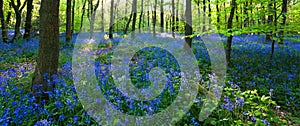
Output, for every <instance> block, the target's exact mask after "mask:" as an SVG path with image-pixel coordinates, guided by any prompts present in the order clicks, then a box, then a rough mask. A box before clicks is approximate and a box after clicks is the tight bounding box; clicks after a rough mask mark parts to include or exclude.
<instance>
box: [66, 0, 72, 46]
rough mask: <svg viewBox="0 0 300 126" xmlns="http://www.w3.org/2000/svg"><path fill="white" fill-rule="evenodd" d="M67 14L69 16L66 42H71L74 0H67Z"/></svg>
mask: <svg viewBox="0 0 300 126" xmlns="http://www.w3.org/2000/svg"><path fill="white" fill-rule="evenodd" d="M66 16H67V19H66V20H67V23H66V42H67V43H69V42H70V41H71V40H72V31H71V30H72V29H71V25H72V24H71V23H72V0H67V10H66Z"/></svg>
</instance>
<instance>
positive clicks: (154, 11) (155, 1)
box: [153, 0, 157, 37]
mask: <svg viewBox="0 0 300 126" xmlns="http://www.w3.org/2000/svg"><path fill="white" fill-rule="evenodd" d="M156 6H157V0H154V10H153V36H154V37H156Z"/></svg>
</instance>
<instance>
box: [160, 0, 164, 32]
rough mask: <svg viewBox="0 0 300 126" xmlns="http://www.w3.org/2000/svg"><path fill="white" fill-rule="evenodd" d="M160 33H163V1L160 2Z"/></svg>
mask: <svg viewBox="0 0 300 126" xmlns="http://www.w3.org/2000/svg"><path fill="white" fill-rule="evenodd" d="M160 4H161V5H160V32H164V0H160Z"/></svg>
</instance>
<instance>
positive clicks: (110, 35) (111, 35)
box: [108, 0, 114, 39]
mask: <svg viewBox="0 0 300 126" xmlns="http://www.w3.org/2000/svg"><path fill="white" fill-rule="evenodd" d="M113 28H114V0H111V2H110V23H109V34H108V36H109V38H110V39H112V38H113Z"/></svg>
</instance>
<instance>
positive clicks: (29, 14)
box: [23, 0, 33, 40]
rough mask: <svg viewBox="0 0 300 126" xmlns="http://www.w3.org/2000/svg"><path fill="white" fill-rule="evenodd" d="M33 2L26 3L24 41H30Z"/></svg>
mask: <svg viewBox="0 0 300 126" xmlns="http://www.w3.org/2000/svg"><path fill="white" fill-rule="evenodd" d="M32 2H33V0H28V2H27V12H26V21H25V33H24V36H23V38H24V39H26V40H29V39H30V34H31V19H32V9H33V5H32Z"/></svg>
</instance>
